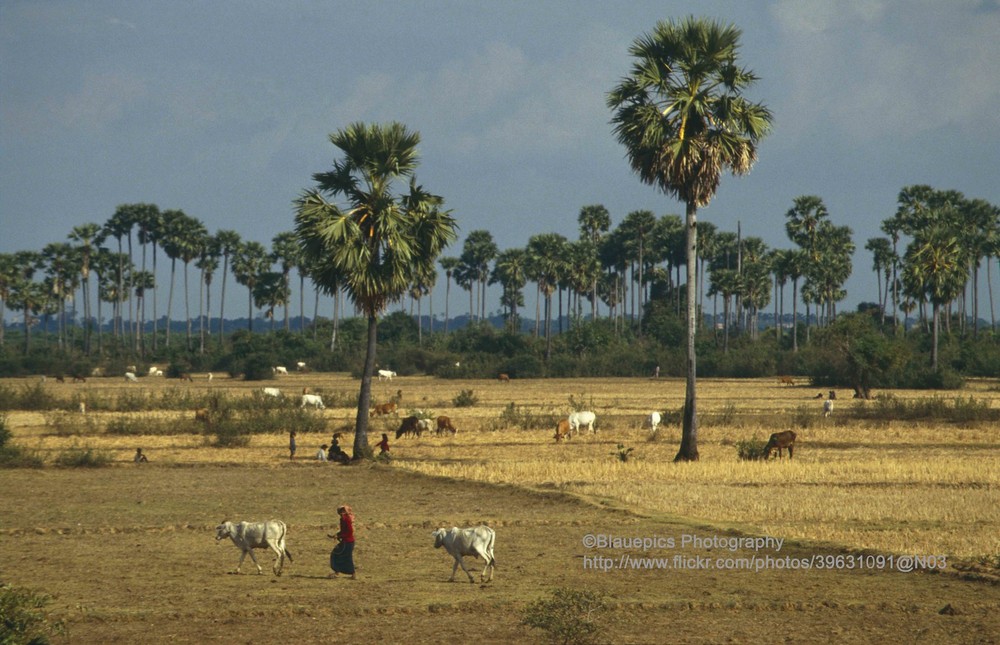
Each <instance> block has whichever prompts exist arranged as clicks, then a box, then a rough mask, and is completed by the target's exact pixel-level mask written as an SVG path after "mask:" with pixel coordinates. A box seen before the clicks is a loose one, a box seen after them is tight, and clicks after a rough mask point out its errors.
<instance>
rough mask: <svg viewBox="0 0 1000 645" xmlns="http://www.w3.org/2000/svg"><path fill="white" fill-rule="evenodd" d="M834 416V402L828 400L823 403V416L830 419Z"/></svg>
mask: <svg viewBox="0 0 1000 645" xmlns="http://www.w3.org/2000/svg"><path fill="white" fill-rule="evenodd" d="M831 414H833V401H831V400H830V399H827V400H826V401H823V416H824V417H828V416H830V415H831Z"/></svg>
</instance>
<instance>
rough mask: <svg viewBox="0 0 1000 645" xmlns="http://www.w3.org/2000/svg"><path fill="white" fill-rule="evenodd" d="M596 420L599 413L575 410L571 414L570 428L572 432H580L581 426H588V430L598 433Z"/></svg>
mask: <svg viewBox="0 0 1000 645" xmlns="http://www.w3.org/2000/svg"><path fill="white" fill-rule="evenodd" d="M595 421H597V415H596V414H594V413H593V412H574V413H573V414H571V415H569V430H570V432H579V431H580V428H583V427H584V426H586V427H587V429H588V430H590V431H591V432H594V433H596V432H597V430H595V429H594V422H595Z"/></svg>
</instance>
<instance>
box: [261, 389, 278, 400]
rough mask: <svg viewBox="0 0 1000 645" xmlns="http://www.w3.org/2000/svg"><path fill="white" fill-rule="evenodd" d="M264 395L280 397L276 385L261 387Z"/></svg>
mask: <svg viewBox="0 0 1000 645" xmlns="http://www.w3.org/2000/svg"><path fill="white" fill-rule="evenodd" d="M263 392H264V396H273V397H274V398H276V399H280V398H281V390H279V389H278V388H276V387H265V388H264V389H263Z"/></svg>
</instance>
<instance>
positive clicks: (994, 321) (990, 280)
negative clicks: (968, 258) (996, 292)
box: [986, 258, 997, 334]
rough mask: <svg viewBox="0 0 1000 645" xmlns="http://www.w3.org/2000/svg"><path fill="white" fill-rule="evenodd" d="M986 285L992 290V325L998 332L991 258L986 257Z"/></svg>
mask: <svg viewBox="0 0 1000 645" xmlns="http://www.w3.org/2000/svg"><path fill="white" fill-rule="evenodd" d="M986 287H987V289H989V292H990V327H991V328H992V329H993V333H994V334H995V333H997V316H996V313H995V311H994V309H993V276H992V273H991V271H990V259H989V258H986Z"/></svg>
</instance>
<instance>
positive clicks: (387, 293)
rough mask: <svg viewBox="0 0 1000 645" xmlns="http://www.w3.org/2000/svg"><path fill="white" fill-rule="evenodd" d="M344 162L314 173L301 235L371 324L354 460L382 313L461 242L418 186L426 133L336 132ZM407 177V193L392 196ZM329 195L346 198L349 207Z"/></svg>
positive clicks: (319, 268)
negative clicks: (419, 150) (419, 157)
mask: <svg viewBox="0 0 1000 645" xmlns="http://www.w3.org/2000/svg"><path fill="white" fill-rule="evenodd" d="M330 142H331V143H332V144H333V145H334V146H335V147H337V148H338V149H339V150H340V151H341V152H342V153H343V155H344V156H343V158H342V159H338V160H336V161H335V162H334V165H333V170H332V171H329V172H323V173H316V174H314V175H313V180H314V181H315V182H316V184H317V188H316V189H313V190H310V191H307V192H306V193H305V194H303V195H302V197H300V198H299V200H298V202H297V213H296V217H295V225H296V233H297V234H298V236H299V240H300V241H301V243H302V245H303V249H304V251H305V256H306V258H307V259H310V260H313V261H315V262H316V268H315V271H314V274H315V279H316V280H317V282H318V283H320V284H327V285H332V284H337V285H340V284H341V282H342V283H343V285H344V288H345V290H346V292H347V294H348V297H349V298H350V299H351V300H352V301H353V302H354V304H355V305H356V306H357V307H359V308H360V309H361V310H362V312H364V314H365V316H366V317H367V319H368V345H367V350H366V353H365V367H364V372H363V374H362V377H361V389H360V392H359V394H358V412H357V417H356V421H355V434H354V454H353V457H354V459H360V458H361V457H362V456H363V455H364V454H365V453H366V452H367V451H368V450H369V448H368V410H369V408H370V404H371V383H372V373H373V372H374V370H375V351H376V343H377V338H378V315H379V313H381V312H382V311H383V310H384V309H385V308H386V306H387V304H388V303H389V302H391V301H392V300H394V299H396V298H399V297H400V296H402V295H403V294H404V293H405V292H406V290H407V288H408V287H409V286H410V284H412V283H413V278H414V275H415V274H416V273H418V272H419V271H420V270H421V268H422V267H433V265H434V263H435V261H436V259H437V257H438V255H439V254H440V253H441V251H443V250H444V248H445V246H447V245H448V244H449V243H450V242H452V241H454V239H455V237H456V228H457V226H456V224H455V221H454V219H453V218H452V217H451V214H450V213H448V212H447V211H445V210H443V209H442V208H441V206H442V205H443V203H444V200H443V199H442V198H441V197H438V196H436V195H433V194H431V193H429V192H427V191H426V190H424V189H423V188H422V187H421V186H419V185H418V184H417V183H416V179H415V176H414V173H415V170H416V167H417V145H418V144H419V142H420V135H419V134H418V133H416V132H410V131H409V130H407V128H406V127H405V126H404V125H402V124H400V123H389V124H384V125H381V124H364V123H353V124H351V125H349V126H347V127H346V128H344V129H343V130H338V131H337V132H335V133H333V134H331V135H330ZM406 180H409V191H408V192H403V193H400V194H398V195H397V194H396V193H394V191H395V190H396V188H397V184H398V183H400V182H404V181H406ZM326 196H330V197H332V198H334V199H338V200H342V201H343V203H344V207H343V208H342V207H341V206H338V205H337V204H334V203H331V202H328V201H327V199H326Z"/></svg>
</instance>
